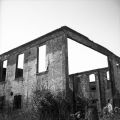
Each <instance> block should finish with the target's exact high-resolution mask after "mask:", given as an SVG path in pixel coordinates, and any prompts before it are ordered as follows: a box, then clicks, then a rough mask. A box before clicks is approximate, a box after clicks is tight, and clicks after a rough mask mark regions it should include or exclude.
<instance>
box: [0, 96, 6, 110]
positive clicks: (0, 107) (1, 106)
mask: <svg viewBox="0 0 120 120" xmlns="http://www.w3.org/2000/svg"><path fill="white" fill-rule="evenodd" d="M4 103H5V97H4V96H1V97H0V111H2V110H3V109H4Z"/></svg>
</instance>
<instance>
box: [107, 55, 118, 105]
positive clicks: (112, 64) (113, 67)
mask: <svg viewBox="0 0 120 120" xmlns="http://www.w3.org/2000/svg"><path fill="white" fill-rule="evenodd" d="M108 64H109V71H110V80H111V89H112V99H113V107H115V106H117V107H120V68H119V65H120V63H119V62H117V61H116V60H115V58H110V57H109V58H108ZM117 66H118V68H117Z"/></svg>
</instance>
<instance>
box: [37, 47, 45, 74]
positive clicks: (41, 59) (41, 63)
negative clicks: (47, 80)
mask: <svg viewBox="0 0 120 120" xmlns="http://www.w3.org/2000/svg"><path fill="white" fill-rule="evenodd" d="M46 69H47V68H46V45H43V46H40V47H39V48H38V73H40V72H44V71H46Z"/></svg>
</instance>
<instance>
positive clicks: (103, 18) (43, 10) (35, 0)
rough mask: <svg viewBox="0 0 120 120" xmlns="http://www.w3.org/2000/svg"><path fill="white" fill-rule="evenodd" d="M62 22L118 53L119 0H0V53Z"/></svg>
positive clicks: (119, 54) (119, 29)
mask: <svg viewBox="0 0 120 120" xmlns="http://www.w3.org/2000/svg"><path fill="white" fill-rule="evenodd" d="M65 25H66V26H68V27H70V28H72V29H74V30H76V31H78V32H80V33H81V34H83V35H85V36H87V37H88V38H90V39H91V40H92V41H94V42H96V43H98V44H100V45H102V46H104V47H106V48H108V49H109V50H111V51H112V52H114V53H115V54H116V55H118V56H120V0H0V54H2V53H4V52H6V51H8V50H10V49H13V48H15V47H18V46H20V45H22V44H24V43H27V42H29V41H31V40H33V39H35V38H37V37H40V36H42V35H44V34H46V33H48V32H51V31H52V30H55V29H57V28H59V27H61V26H65ZM74 48H77V47H76V46H74V47H73V48H71V50H73V51H74ZM79 51H82V52H79V57H78V55H77V54H78V53H77V54H76V57H77V59H78V62H79V61H80V60H81V57H80V54H84V55H85V54H86V53H88V52H86V53H83V52H84V51H83V50H79ZM86 51H87V50H86ZM69 53H70V52H69ZM74 53H75V52H74ZM93 53H95V52H94V51H93ZM95 54H96V53H95ZM91 55H92V53H91ZM93 55H94V54H93ZM86 56H88V55H86ZM101 56H102V55H101ZM72 58H75V57H74V56H72ZM97 58H98V57H94V58H92V59H91V61H94V60H96V61H98V60H100V59H98V60H97ZM104 58H105V60H106V57H104ZM85 59H86V60H88V59H89V58H86V57H85V58H84V59H83V61H85ZM93 59H94V60H93ZM71 61H72V62H73V63H71V64H72V65H73V66H74V63H75V61H74V60H71ZM100 61H101V60H100ZM93 63H94V62H93ZM100 63H102V65H103V66H104V65H105V64H106V63H105V62H100ZM82 64H86V61H85V63H82ZM96 64H97V62H96ZM77 66H78V65H77ZM95 66H96V65H95ZM100 66H101V65H100ZM75 69H76V68H75ZM89 69H90V68H89ZM75 72H76V71H75Z"/></svg>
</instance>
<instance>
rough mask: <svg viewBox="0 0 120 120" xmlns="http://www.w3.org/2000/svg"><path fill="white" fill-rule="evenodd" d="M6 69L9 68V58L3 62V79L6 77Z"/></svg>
mask: <svg viewBox="0 0 120 120" xmlns="http://www.w3.org/2000/svg"><path fill="white" fill-rule="evenodd" d="M6 69H7V60H5V61H3V62H2V68H1V81H5V79H6Z"/></svg>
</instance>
